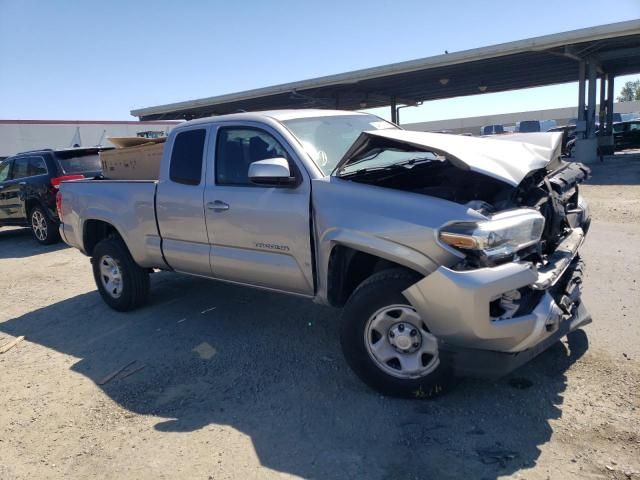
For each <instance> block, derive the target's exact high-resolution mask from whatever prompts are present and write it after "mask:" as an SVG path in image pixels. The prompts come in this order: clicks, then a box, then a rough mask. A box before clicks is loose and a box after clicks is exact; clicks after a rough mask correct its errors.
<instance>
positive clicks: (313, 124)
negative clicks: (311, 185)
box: [282, 115, 407, 175]
mask: <svg viewBox="0 0 640 480" xmlns="http://www.w3.org/2000/svg"><path fill="white" fill-rule="evenodd" d="M282 123H283V124H284V125H285V126H286V127H287V128H288V129H289V130H290V131H291V133H293V134H294V135H295V136H296V137H297V138H298V140H299V141H300V143H301V144H302V146H303V147H304V149H305V150H306V151H307V153H308V154H309V155H310V156H311V158H312V159H313V161H314V162H315V163H316V165H318V167H319V168H320V170H322V173H324V174H325V175H329V174H330V173H331V172H332V171H333V169H334V168H335V166H336V165H337V163H338V162H339V161H340V159H341V158H342V157H343V156H344V154H345V153H346V151H347V150H348V149H349V147H350V146H351V145H353V142H355V141H356V139H357V138H358V137H359V136H360V134H361V133H362V132H366V131H371V130H383V129H388V128H398V127H396V126H395V125H393V124H392V123H389V122H387V121H386V120H382V119H381V118H379V117H376V116H375V115H332V116H326V117H313V118H297V119H293V120H285V121H283V122H282ZM404 158H405V159H406V158H407V157H406V154H405V157H404Z"/></svg>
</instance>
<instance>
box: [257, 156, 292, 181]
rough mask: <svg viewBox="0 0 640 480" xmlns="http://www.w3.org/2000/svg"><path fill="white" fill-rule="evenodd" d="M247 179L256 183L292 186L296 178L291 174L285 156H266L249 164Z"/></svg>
mask: <svg viewBox="0 0 640 480" xmlns="http://www.w3.org/2000/svg"><path fill="white" fill-rule="evenodd" d="M249 180H251V182H252V183H255V184H256V185H265V186H270V187H281V186H292V185H295V184H296V178H295V177H292V176H291V171H290V170H289V162H288V161H287V159H286V158H281V157H278V158H268V159H266V160H259V161H257V162H253V163H252V164H251V165H249Z"/></svg>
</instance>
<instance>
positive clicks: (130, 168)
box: [100, 141, 164, 180]
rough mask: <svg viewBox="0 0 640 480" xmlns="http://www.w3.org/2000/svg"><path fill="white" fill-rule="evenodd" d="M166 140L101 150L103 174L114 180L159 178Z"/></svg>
mask: <svg viewBox="0 0 640 480" xmlns="http://www.w3.org/2000/svg"><path fill="white" fill-rule="evenodd" d="M163 151H164V142H153V141H151V142H146V143H145V144H143V145H138V146H133V147H126V148H115V149H113V150H105V151H104V152H100V163H102V174H103V175H104V176H105V177H106V178H109V179H112V180H157V179H158V177H159V176H160V160H162V152H163Z"/></svg>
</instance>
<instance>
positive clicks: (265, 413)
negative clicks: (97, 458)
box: [0, 273, 588, 479]
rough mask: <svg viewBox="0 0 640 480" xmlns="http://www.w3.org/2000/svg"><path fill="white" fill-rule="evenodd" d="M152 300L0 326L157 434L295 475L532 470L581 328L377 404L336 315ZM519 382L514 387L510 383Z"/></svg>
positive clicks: (205, 298)
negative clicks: (148, 418)
mask: <svg viewBox="0 0 640 480" xmlns="http://www.w3.org/2000/svg"><path fill="white" fill-rule="evenodd" d="M152 285H153V290H152V292H153V294H152V297H153V298H152V303H151V305H150V306H149V307H147V308H145V309H142V310H140V311H137V312H132V313H127V314H121V313H116V312H113V311H111V310H109V309H108V308H107V307H106V306H104V305H103V303H102V301H101V299H100V297H99V296H98V294H97V293H96V292H90V293H86V294H83V295H79V296H76V297H73V298H70V299H68V300H65V301H62V302H60V303H57V304H54V305H51V306H47V307H44V308H42V309H40V310H36V311H33V312H30V313H27V314H25V315H23V316H21V317H18V318H15V319H12V320H8V321H6V322H4V323H0V331H2V332H4V333H7V334H10V335H13V336H18V335H25V336H26V338H27V340H28V341H30V342H35V343H38V344H41V345H43V346H45V347H47V348H51V349H54V350H57V351H59V352H62V353H65V354H68V355H72V356H74V357H77V358H79V359H80V360H78V362H77V363H75V364H74V365H73V367H72V370H73V371H75V372H78V373H81V374H83V375H84V376H86V377H87V378H89V379H91V380H92V381H94V382H96V383H97V382H99V381H100V380H101V379H104V378H105V376H107V375H108V374H109V373H111V372H114V371H116V370H117V369H118V368H120V367H122V366H124V365H126V364H128V363H129V362H132V361H134V360H135V361H136V365H142V364H144V365H145V368H144V369H142V370H140V371H138V372H136V373H135V374H132V375H130V376H127V377H126V378H125V377H124V375H118V376H115V377H114V378H113V379H112V380H111V381H109V382H108V383H107V384H106V385H104V386H102V387H100V388H102V389H103V390H104V392H105V393H106V394H107V395H108V396H109V397H110V398H112V399H113V400H114V401H115V402H117V403H118V404H119V405H121V406H122V407H123V408H125V409H127V410H129V411H131V412H134V413H136V414H143V415H154V416H160V417H164V418H165V420H163V421H161V422H159V423H158V424H157V425H156V426H155V428H156V430H158V431H161V432H190V431H194V430H196V429H200V428H203V427H205V426H207V425H210V424H217V425H229V426H231V427H233V428H234V429H237V430H239V431H241V432H243V433H245V434H246V435H248V436H249V437H250V438H251V439H252V442H253V445H254V447H255V451H256V453H257V455H258V458H259V460H260V462H261V464H262V465H263V466H265V467H268V468H270V469H274V470H277V471H280V472H286V473H289V474H294V475H298V476H301V477H304V478H310V477H312V478H354V477H355V478H387V479H391V478H398V479H404V478H424V477H425V476H428V477H429V478H461V477H463V476H464V477H466V478H486V479H489V478H497V477H498V476H502V475H508V474H511V473H514V472H517V471H519V470H521V469H524V468H530V467H532V466H534V465H535V463H536V461H537V459H538V457H539V455H540V446H541V445H542V444H544V443H546V442H547V441H549V439H550V437H551V435H552V428H551V426H550V420H553V419H557V418H559V417H561V415H562V402H563V396H562V394H563V392H564V390H565V389H566V386H567V379H566V376H565V371H566V370H567V369H568V368H569V367H570V366H571V365H572V364H573V363H574V362H575V361H576V360H577V359H578V358H580V357H581V356H582V354H583V353H584V352H585V351H586V349H587V346H588V342H587V339H586V335H585V334H584V333H583V332H581V331H578V332H575V333H574V334H572V336H571V338H570V341H569V343H568V345H569V346H568V347H567V346H565V344H563V343H558V344H557V345H555V346H554V347H552V348H551V349H550V350H548V351H547V352H545V353H544V354H542V355H541V356H540V357H538V358H537V359H535V360H534V361H533V362H532V363H531V364H529V365H527V366H525V367H524V368H523V369H521V370H519V371H518V372H516V374H515V376H513V377H512V378H511V381H509V379H504V380H501V381H499V382H497V383H492V382H487V381H473V380H463V381H461V382H460V383H459V384H458V385H457V386H456V388H454V389H453V390H452V391H451V392H450V393H449V394H447V395H445V396H443V397H441V398H439V399H437V400H433V401H417V400H400V399H393V398H384V397H381V396H380V395H379V394H376V393H375V392H373V391H371V390H369V389H368V388H366V387H365V386H364V385H363V384H362V383H360V381H359V380H358V379H357V378H355V376H354V375H353V374H352V373H351V372H350V370H349V369H348V367H347V366H346V364H345V363H344V361H343V360H342V356H341V354H340V351H339V344H338V338H337V337H338V333H337V330H338V316H339V312H338V311H336V310H333V309H329V308H324V307H319V306H315V305H313V304H312V303H310V302H308V301H306V300H302V299H297V298H293V297H286V296H281V295H277V294H272V293H266V292H260V291H254V290H247V289H245V288H241V287H236V286H230V285H224V284H219V283H212V282H209V281H206V280H200V279H194V278H187V277H182V276H177V275H170V274H162V273H161V274H156V275H154V276H153V280H152ZM514 387H517V388H514Z"/></svg>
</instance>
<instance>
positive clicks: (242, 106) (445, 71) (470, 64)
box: [131, 20, 640, 120]
mask: <svg viewBox="0 0 640 480" xmlns="http://www.w3.org/2000/svg"><path fill="white" fill-rule="evenodd" d="M583 59H588V60H590V61H593V60H595V61H596V62H597V63H598V64H599V69H600V72H603V73H607V74H609V75H613V76H618V75H624V74H629V73H637V72H640V20H631V21H627V22H620V23H612V24H608V25H600V26H596V27H590V28H584V29H580V30H573V31H569V32H563V33H557V34H552V35H545V36H542V37H536V38H530V39H526V40H519V41H516V42H509V43H502V44H499V45H493V46H489V47H482V48H475V49H471V50H464V51H461V52H455V53H445V54H443V55H436V56H433V57H427V58H422V59H419V60H411V61H407V62H400V63H394V64H390V65H384V66H380V67H374V68H367V69H363V70H355V71H353V72H346V73H340V74H337V75H329V76H326V77H319V78H314V79H310V80H303V81H299V82H292V83H286V84H281V85H275V86H271V87H265V88H258V89H254V90H247V91H244V92H238V93H230V94H227V95H219V96H215V97H209V98H203V99H199V100H189V101H186V102H179V103H172V104H167V105H160V106H157V107H148V108H141V109H137V110H132V111H131V115H133V116H136V117H139V118H140V120H172V119H185V118H186V119H191V118H199V117H206V116H211V115H221V114H225V113H234V112H238V111H259V110H272V109H282V108H309V107H316V108H339V109H345V110H356V109H364V108H374V107H382V106H387V105H394V104H396V103H398V104H407V105H412V104H416V103H418V102H422V101H427V100H436V99H442V98H451V97H460V96H465V95H475V94H479V93H482V92H487V93H491V92H502V91H506V90H517V89H521V88H529V87H538V86H544V85H553V84H558V83H567V82H573V81H577V80H578V69H579V62H580V60H583Z"/></svg>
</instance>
